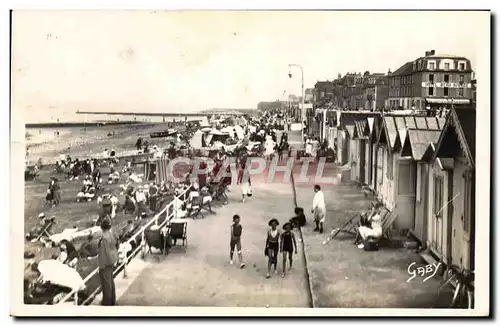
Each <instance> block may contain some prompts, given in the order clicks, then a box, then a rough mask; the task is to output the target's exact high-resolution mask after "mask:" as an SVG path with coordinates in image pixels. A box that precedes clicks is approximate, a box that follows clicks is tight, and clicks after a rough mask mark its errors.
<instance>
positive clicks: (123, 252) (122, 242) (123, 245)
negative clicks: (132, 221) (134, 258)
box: [118, 236, 133, 264]
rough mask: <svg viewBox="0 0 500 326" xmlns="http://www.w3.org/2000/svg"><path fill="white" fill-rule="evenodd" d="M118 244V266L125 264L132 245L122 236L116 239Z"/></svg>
mask: <svg viewBox="0 0 500 326" xmlns="http://www.w3.org/2000/svg"><path fill="white" fill-rule="evenodd" d="M118 242H119V245H118V264H121V263H127V260H128V258H129V257H130V255H131V254H132V251H133V248H132V245H131V244H130V243H129V242H127V239H125V238H124V237H123V236H120V237H119V238H118Z"/></svg>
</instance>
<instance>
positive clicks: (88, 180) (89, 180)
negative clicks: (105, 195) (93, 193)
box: [83, 174, 93, 186]
mask: <svg viewBox="0 0 500 326" xmlns="http://www.w3.org/2000/svg"><path fill="white" fill-rule="evenodd" d="M92 184H93V182H92V180H91V179H90V175H88V174H87V175H86V176H85V179H83V185H84V186H90V185H92Z"/></svg>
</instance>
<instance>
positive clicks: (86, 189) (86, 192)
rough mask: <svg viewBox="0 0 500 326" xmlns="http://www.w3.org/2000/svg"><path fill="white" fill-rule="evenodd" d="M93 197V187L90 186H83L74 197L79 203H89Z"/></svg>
mask: <svg viewBox="0 0 500 326" xmlns="http://www.w3.org/2000/svg"><path fill="white" fill-rule="evenodd" d="M94 197H95V187H94V186H93V185H92V184H90V185H85V186H83V188H82V190H81V191H80V192H79V193H78V194H77V195H76V201H77V202H80V201H81V200H85V199H86V200H87V201H91V200H92V199H94Z"/></svg>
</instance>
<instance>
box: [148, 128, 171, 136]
mask: <svg viewBox="0 0 500 326" xmlns="http://www.w3.org/2000/svg"><path fill="white" fill-rule="evenodd" d="M176 135H177V130H175V129H168V130H165V131H159V132H152V133H150V134H149V137H151V138H166V137H173V136H176Z"/></svg>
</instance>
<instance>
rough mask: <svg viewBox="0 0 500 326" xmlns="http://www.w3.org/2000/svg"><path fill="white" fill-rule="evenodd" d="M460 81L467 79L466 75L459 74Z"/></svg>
mask: <svg viewBox="0 0 500 326" xmlns="http://www.w3.org/2000/svg"><path fill="white" fill-rule="evenodd" d="M458 81H459V82H460V83H463V82H464V81H465V76H464V75H460V76H459V80H458Z"/></svg>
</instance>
